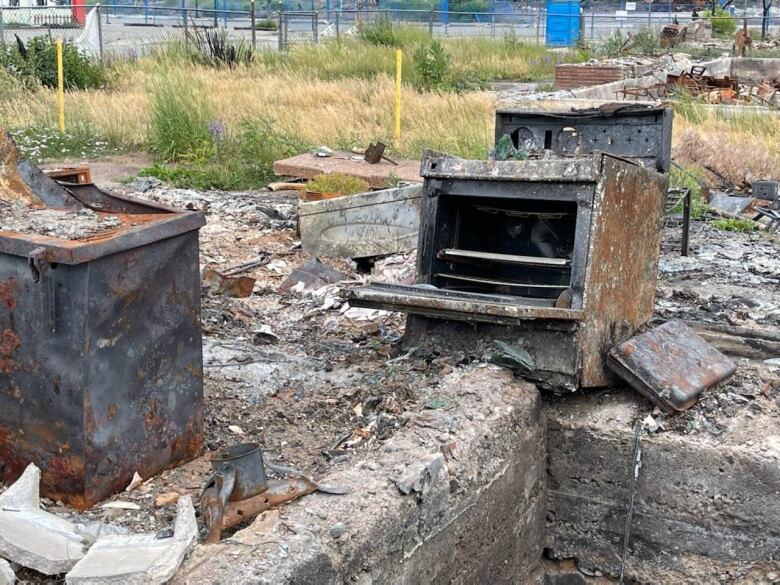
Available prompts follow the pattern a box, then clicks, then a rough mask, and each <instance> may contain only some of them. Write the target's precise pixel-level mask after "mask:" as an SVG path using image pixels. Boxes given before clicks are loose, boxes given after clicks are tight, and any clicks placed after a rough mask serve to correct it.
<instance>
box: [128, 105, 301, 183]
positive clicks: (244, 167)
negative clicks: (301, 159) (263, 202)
mask: <svg viewBox="0 0 780 585" xmlns="http://www.w3.org/2000/svg"><path fill="white" fill-rule="evenodd" d="M206 127H207V134H208V135H209V137H210V141H211V142H210V144H209V145H208V147H206V148H204V146H203V143H201V145H200V146H199V147H197V148H196V149H195V150H193V151H192V152H190V153H184V154H183V155H181V156H179V158H178V161H177V162H175V163H173V164H171V163H170V162H168V163H166V162H159V163H157V164H155V165H153V166H151V167H147V168H146V169H144V170H143V171H141V173H139V175H141V176H151V177H157V178H158V179H161V180H163V181H167V182H169V183H172V184H173V185H174V186H176V187H186V188H192V189H201V190H205V189H222V190H225V191H233V190H237V189H257V188H259V187H263V186H265V185H266V184H267V183H268V182H269V181H271V180H273V178H274V173H273V168H272V167H273V163H274V161H276V160H279V159H280V158H286V157H289V156H292V155H294V154H299V153H301V152H305V151H306V150H308V145H306V144H304V143H303V142H302V141H301V140H298V139H295V138H292V137H291V136H290V135H289V134H288V133H286V132H284V131H281V130H279V129H278V128H276V124H275V123H274V121H273V120H271V119H268V118H261V119H258V120H243V121H242V122H239V123H238V125H237V127H236V128H234V129H230V128H227V127H226V126H225V125H224V124H223V123H222V122H220V121H213V122H211V123H210V124H207V125H206Z"/></svg>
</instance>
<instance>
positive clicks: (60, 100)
mask: <svg viewBox="0 0 780 585" xmlns="http://www.w3.org/2000/svg"><path fill="white" fill-rule="evenodd" d="M57 115H58V116H57V117H58V118H59V121H60V132H65V80H64V78H63V74H62V38H59V39H57Z"/></svg>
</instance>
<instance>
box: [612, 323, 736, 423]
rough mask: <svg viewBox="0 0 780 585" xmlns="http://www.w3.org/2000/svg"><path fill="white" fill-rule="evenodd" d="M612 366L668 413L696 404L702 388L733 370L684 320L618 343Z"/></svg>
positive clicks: (613, 353) (730, 363)
mask: <svg viewBox="0 0 780 585" xmlns="http://www.w3.org/2000/svg"><path fill="white" fill-rule="evenodd" d="M609 366H610V368H612V369H613V370H614V371H615V373H616V374H618V375H619V376H620V377H621V378H623V379H624V380H625V381H626V382H628V383H629V384H630V385H631V386H632V387H633V388H634V389H636V390H637V391H639V392H640V393H641V394H643V395H644V396H646V397H647V398H649V399H650V400H651V401H652V402H654V403H655V404H656V405H658V406H659V407H661V408H662V409H664V410H665V411H667V412H674V411H678V410H685V409H687V408H690V407H691V406H693V405H694V404H695V403H696V401H697V400H698V399H699V396H700V395H701V393H702V392H704V391H705V390H707V389H708V388H711V387H713V386H715V385H717V384H719V383H721V382H723V381H724V380H726V379H728V378H729V377H731V375H733V374H734V372H735V371H736V369H737V367H736V365H735V364H734V362H732V361H731V360H730V359H729V358H727V357H726V356H724V355H723V354H722V353H720V352H719V351H718V350H717V349H715V348H714V347H713V346H711V345H710V344H709V343H707V342H706V341H704V340H703V339H702V338H701V337H699V336H698V335H697V334H696V332H695V331H694V330H693V329H691V328H690V327H688V326H687V325H686V324H685V323H683V322H682V321H676V320H675V321H668V322H667V323H664V324H663V325H660V326H659V327H656V328H655V329H651V330H650V331H648V332H646V333H643V334H641V335H637V336H636V337H632V338H631V339H628V340H627V341H624V342H622V343H620V344H618V345H617V346H616V347H614V348H613V349H612V350H611V351H610V352H609Z"/></svg>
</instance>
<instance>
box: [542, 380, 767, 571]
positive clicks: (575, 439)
mask: <svg viewBox="0 0 780 585" xmlns="http://www.w3.org/2000/svg"><path fill="white" fill-rule="evenodd" d="M638 411H639V409H638V407H637V400H636V399H635V397H634V396H632V395H630V394H620V393H617V395H611V396H607V397H602V398H601V399H599V398H598V397H593V396H591V397H587V398H584V397H580V396H578V397H576V399H571V400H565V401H563V402H561V403H558V404H557V405H556V406H555V407H554V408H551V409H549V410H548V436H549V440H548V460H549V468H548V473H549V476H548V482H549V483H548V490H549V516H548V520H549V522H548V529H549V534H548V539H549V541H548V547H549V549H550V552H551V554H552V556H553V557H555V558H572V557H576V558H577V560H578V562H579V563H580V565H581V566H585V567H594V568H596V569H599V570H601V571H603V572H605V573H607V574H612V575H617V574H618V572H619V569H620V556H621V551H622V543H623V534H624V528H625V520H626V509H627V504H628V502H629V497H630V486H631V481H630V477H631V476H630V469H631V461H632V457H633V451H634V431H633V427H632V422H633V420H634V419H635V417H636V414H637V413H638ZM643 416H644V415H643ZM748 421H749V422H750V424H751V426H752V425H755V424H759V425H760V426H761V428H763V429H764V431H765V434H764V443H763V445H762V444H760V441H756V443H759V444H756V445H747V444H745V443H744V442H743V439H740V436H739V434H738V433H736V434H731V435H730V436H727V437H721V438H715V437H712V436H710V435H709V434H705V435H696V436H686V435H680V434H676V433H661V434H658V435H647V436H646V437H645V438H644V440H643V443H642V468H641V471H640V475H639V480H638V483H637V492H636V505H635V509H634V517H633V522H632V528H631V540H630V546H629V554H628V557H627V565H626V567H627V573H626V574H627V576H628V577H630V578H632V579H635V580H637V581H639V582H641V583H697V582H698V583H711V582H713V581H719V580H720V579H718V578H716V576H718V575H720V574H722V572H723V571H726V572H729V574H732V575H734V578H729V579H727V582H732V583H738V582H752V581H749V580H748V581H743V580H742V579H748V578H749V576H750V575H751V571H752V570H753V569H755V570H756V571H760V570H764V569H765V567H766V565H767V563H769V564H772V563H775V562H776V561H777V560H778V559H780V465H779V462H780V456H779V452H780V450H779V449H778V444H777V438H778V435H777V427H778V423H777V422H776V421H775V422H770V421H766V422H764V423H759V422H758V421H750V419H748ZM756 428H758V427H756ZM747 430H748V429H746V431H747ZM753 433H755V431H753ZM748 436H749V435H748ZM754 436H755V435H754ZM757 438H758V437H757Z"/></svg>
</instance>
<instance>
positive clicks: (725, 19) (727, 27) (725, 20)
mask: <svg viewBox="0 0 780 585" xmlns="http://www.w3.org/2000/svg"><path fill="white" fill-rule="evenodd" d="M703 16H704V18H706V19H707V20H709V21H710V22H711V23H712V34H714V35H716V36H719V37H731V36H734V33H735V32H737V21H736V20H735V19H734V17H733V16H731V14H729V13H728V12H726V11H725V10H723V9H722V8H715V14H714V15H713V14H712V11H708V12H705V13H704V15H703Z"/></svg>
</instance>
